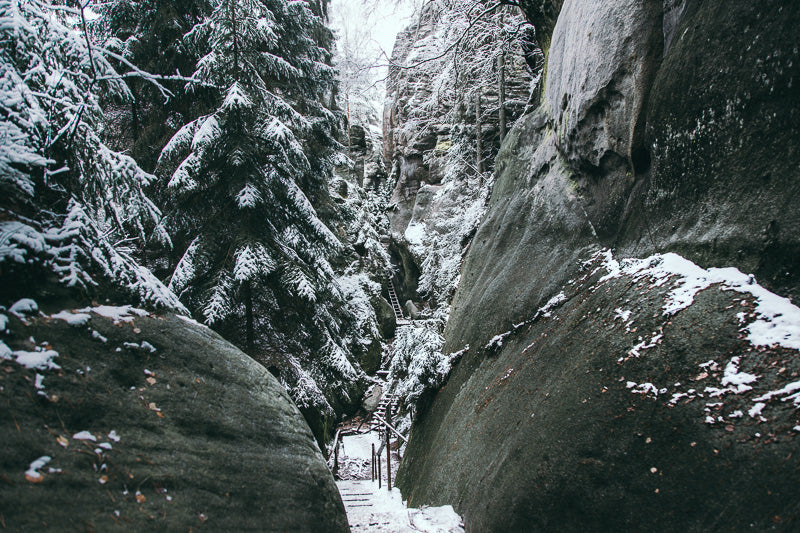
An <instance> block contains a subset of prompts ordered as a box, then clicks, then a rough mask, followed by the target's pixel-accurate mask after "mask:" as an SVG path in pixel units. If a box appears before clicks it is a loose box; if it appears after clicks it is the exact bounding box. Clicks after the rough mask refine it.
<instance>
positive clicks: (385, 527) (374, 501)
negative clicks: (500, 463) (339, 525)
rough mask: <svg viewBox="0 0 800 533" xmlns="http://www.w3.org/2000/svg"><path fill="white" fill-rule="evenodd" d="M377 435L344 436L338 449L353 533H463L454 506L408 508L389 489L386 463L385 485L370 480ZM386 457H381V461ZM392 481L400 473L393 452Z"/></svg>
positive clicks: (341, 489)
mask: <svg viewBox="0 0 800 533" xmlns="http://www.w3.org/2000/svg"><path fill="white" fill-rule="evenodd" d="M380 444H381V439H380V437H379V436H378V433H377V432H374V431H369V432H367V433H362V434H358V435H346V436H344V437H342V441H341V448H340V449H339V475H340V476H341V477H342V478H344V479H343V480H342V481H337V482H336V485H337V486H338V487H339V493H340V494H341V495H342V501H343V502H344V506H345V508H346V509H347V520H348V521H349V522H350V529H351V531H352V532H353V533H358V532H373V531H374V532H379V533H381V532H382V533H405V532H426V533H464V528H463V526H462V525H461V517H460V516H458V514H456V512H455V511H454V510H453V507H452V506H450V505H445V506H443V507H423V508H421V509H408V508H406V506H405V504H404V503H403V497H402V496H401V494H400V491H399V490H398V489H396V488H395V489H392V491H391V492H389V491H388V490H386V477H385V476H386V466H385V465H386V463H385V462H383V465H384V468H383V476H381V477H382V478H383V483H382V485H383V486H382V488H378V482H377V481H371V480H369V479H364V478H369V477H371V460H372V459H371V458H372V446H373V445H374V446H375V449H376V451H377V450H378V449H379V448H380ZM383 455H384V454H381V457H382V461H384V459H383ZM392 455H393V458H392V472H393V475H392V479H394V478H395V476H396V474H397V467H398V463H399V457H398V456H397V454H396V453H393V454H392Z"/></svg>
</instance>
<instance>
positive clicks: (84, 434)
mask: <svg viewBox="0 0 800 533" xmlns="http://www.w3.org/2000/svg"><path fill="white" fill-rule="evenodd" d="M72 438H73V439H74V440H90V441H92V442H97V437H95V436H94V435H92V434H91V433H89V432H88V431H79V432H78V433H75V434H74V435H73V436H72Z"/></svg>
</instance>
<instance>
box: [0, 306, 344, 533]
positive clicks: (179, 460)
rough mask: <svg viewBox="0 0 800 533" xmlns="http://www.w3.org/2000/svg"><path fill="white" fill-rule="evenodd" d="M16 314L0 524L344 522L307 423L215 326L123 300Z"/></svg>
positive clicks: (223, 527) (101, 526) (260, 526)
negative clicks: (80, 308)
mask: <svg viewBox="0 0 800 533" xmlns="http://www.w3.org/2000/svg"><path fill="white" fill-rule="evenodd" d="M24 307H25V306H22V307H20V306H18V307H17V309H16V310H17V312H18V313H19V315H20V317H22V318H18V317H17V316H14V315H13V314H6V313H2V316H0V320H2V322H3V324H2V328H0V329H2V330H4V334H3V336H2V341H3V342H2V343H0V351H2V353H0V367H1V368H0V398H2V399H1V400H0V401H2V403H3V409H2V411H0V434H2V435H3V437H2V457H1V458H0V501H2V505H1V508H2V511H1V512H2V515H0V516H1V517H2V521H3V527H4V528H6V529H8V530H9V531H63V530H65V529H77V530H81V531H84V530H85V531H143V530H148V529H156V530H162V531H167V530H169V531H177V530H191V529H195V530H201V529H209V530H215V531H309V532H311V531H348V525H347V519H346V516H345V511H344V507H343V504H342V502H341V499H340V497H339V494H338V492H337V489H336V486H335V484H334V481H333V477H332V475H331V473H330V471H329V470H328V468H327V466H326V465H325V462H324V460H323V457H322V454H321V453H320V450H319V448H318V447H317V445H316V443H315V441H314V438H313V436H312V434H311V432H310V430H309V428H308V425H307V424H306V422H305V421H304V420H303V417H302V416H301V415H300V413H299V411H298V410H297V408H296V407H295V406H294V404H293V403H292V401H291V400H290V399H289V397H288V395H287V394H286V392H285V391H284V390H283V388H282V387H281V386H280V384H279V383H278V382H277V380H276V379H274V378H273V377H272V376H271V375H270V374H269V373H268V372H267V371H266V370H265V369H264V368H263V367H262V366H261V365H259V364H257V363H255V362H254V361H253V360H251V359H250V358H248V357H247V356H246V355H245V354H243V353H242V352H241V351H239V350H238V349H237V348H235V347H234V346H232V345H231V344H229V343H228V342H226V341H224V340H223V339H222V338H221V337H220V336H219V335H217V334H216V333H214V332H212V331H211V330H210V329H208V328H206V327H204V326H200V325H198V324H196V323H192V322H191V321H189V320H188V319H183V318H182V317H178V316H175V315H170V314H166V315H153V314H149V313H147V312H143V311H142V312H140V311H137V310H135V309H131V308H130V307H122V308H111V307H97V308H94V309H87V310H85V311H82V312H81V313H77V314H76V313H73V312H71V311H65V312H63V313H60V314H56V316H52V315H45V314H40V313H35V312H34V313H30V312H29V313H27V314H24V311H25V309H24ZM28 309H29V311H30V307H29V308H28Z"/></svg>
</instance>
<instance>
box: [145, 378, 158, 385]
mask: <svg viewBox="0 0 800 533" xmlns="http://www.w3.org/2000/svg"><path fill="white" fill-rule="evenodd" d="M145 381H147V382H148V383H149V384H150V385H155V384H156V378H154V377H149V378H147V379H146V380H145Z"/></svg>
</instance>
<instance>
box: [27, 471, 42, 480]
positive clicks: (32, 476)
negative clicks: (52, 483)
mask: <svg viewBox="0 0 800 533" xmlns="http://www.w3.org/2000/svg"><path fill="white" fill-rule="evenodd" d="M25 479H27V480H28V481H30V482H31V483H41V482H42V481H44V476H43V475H41V474H40V473H39V472H25Z"/></svg>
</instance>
